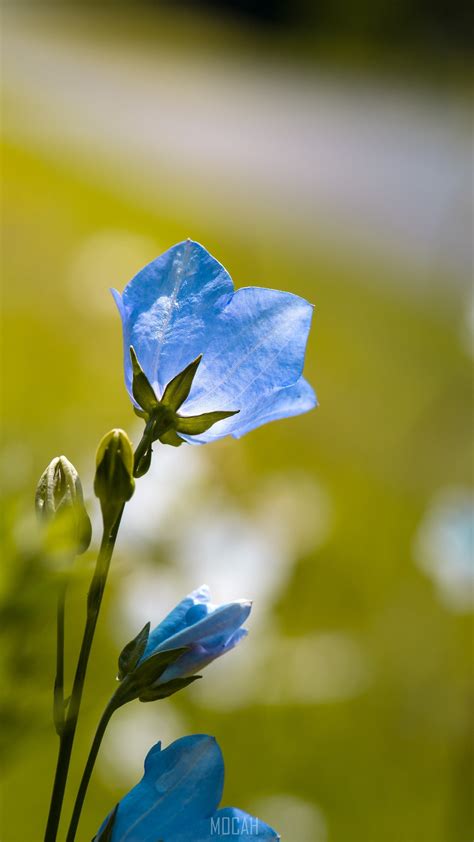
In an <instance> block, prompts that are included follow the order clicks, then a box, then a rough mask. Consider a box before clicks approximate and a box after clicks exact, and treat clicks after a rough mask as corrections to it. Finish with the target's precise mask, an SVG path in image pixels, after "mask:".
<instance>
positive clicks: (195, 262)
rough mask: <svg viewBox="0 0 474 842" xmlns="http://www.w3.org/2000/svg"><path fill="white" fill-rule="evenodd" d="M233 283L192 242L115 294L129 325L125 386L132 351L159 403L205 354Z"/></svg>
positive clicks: (176, 248)
mask: <svg viewBox="0 0 474 842" xmlns="http://www.w3.org/2000/svg"><path fill="white" fill-rule="evenodd" d="M233 291H234V287H233V283H232V279H231V277H230V275H229V274H228V272H227V271H226V270H225V269H224V267H223V266H222V265H221V264H220V263H219V262H218V261H217V260H215V258H214V257H212V256H211V255H210V254H209V252H208V251H207V250H206V249H205V248H203V246H201V245H199V243H195V242H192V241H191V240H186V241H184V242H182V243H178V244H177V245H175V246H173V247H172V248H170V249H169V250H168V251H166V252H165V253H164V254H162V255H161V256H160V257H158V258H156V260H153V261H152V262H151V263H149V264H148V266H145V268H144V269H142V270H141V272H138V274H137V275H135V277H134V278H133V279H132V280H131V281H130V283H129V284H127V286H126V287H125V290H124V293H123V296H122V297H121V298H120V294H119V293H118V292H117V291H115V290H114V291H113V294H114V298H115V301H116V303H117V306H118V308H119V312H120V315H121V317H122V324H123V338H124V364H125V380H126V384H127V389H128V391H129V394H130V395H132V392H131V384H132V370H131V363H130V356H129V347H130V345H133V347H134V348H135V352H136V354H137V357H138V360H139V362H140V365H141V366H142V368H143V370H144V372H145V374H146V375H147V377H148V379H149V381H150V383H151V384H152V386H153V388H154V389H155V390H156V393H157V395H158V397H161V395H162V393H163V390H164V388H165V386H166V385H167V383H169V381H170V380H172V378H173V377H174V376H175V375H176V374H178V373H179V372H180V371H182V370H183V369H184V368H185V367H186V366H187V365H188V363H190V362H191V361H192V360H193V359H195V358H196V357H197V356H198V355H199V354H201V353H203V351H204V350H205V346H206V341H205V338H206V333H207V330H208V328H209V324H210V322H212V320H213V318H214V313H215V311H216V309H218V308H219V307H220V306H221V305H220V300H221V299H222V298H223V297H226V296H229V295H232V293H233Z"/></svg>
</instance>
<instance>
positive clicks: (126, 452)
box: [94, 429, 135, 515]
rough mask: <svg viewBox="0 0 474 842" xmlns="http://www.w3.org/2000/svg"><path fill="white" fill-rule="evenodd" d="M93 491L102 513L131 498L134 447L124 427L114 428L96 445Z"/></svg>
mask: <svg viewBox="0 0 474 842" xmlns="http://www.w3.org/2000/svg"><path fill="white" fill-rule="evenodd" d="M96 466H97V468H96V474H95V480H94V492H95V495H96V497H98V498H99V500H100V504H101V507H102V513H103V514H104V515H105V513H106V512H107V513H109V514H110V513H113V512H116V511H117V510H118V508H119V507H120V506H122V505H123V504H124V503H126V502H127V500H130V498H131V496H132V494H133V492H134V490H135V480H134V478H133V449H132V444H131V441H130V439H129V438H128V436H127V434H126V433H125V432H124V430H118V429H116V430H111V431H110V433H107V435H105V436H104V438H103V439H102V441H101V442H100V444H99V447H98V449H97V456H96Z"/></svg>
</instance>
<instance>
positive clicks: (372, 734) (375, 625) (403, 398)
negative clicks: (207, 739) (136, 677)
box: [0, 2, 474, 842]
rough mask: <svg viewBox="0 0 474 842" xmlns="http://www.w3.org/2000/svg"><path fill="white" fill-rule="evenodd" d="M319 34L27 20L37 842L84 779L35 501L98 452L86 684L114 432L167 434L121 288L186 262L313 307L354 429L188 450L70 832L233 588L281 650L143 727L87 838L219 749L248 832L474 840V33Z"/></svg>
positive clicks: (12, 633) (14, 47)
mask: <svg viewBox="0 0 474 842" xmlns="http://www.w3.org/2000/svg"><path fill="white" fill-rule="evenodd" d="M382 8H383V9H384V12H382ZM318 9H319V11H318V12H316V5H315V6H314V7H313V4H304V3H299V4H290V3H284V2H267V3H261V4H259V3H251V2H248V3H245V2H242V3H234V4H231V3H227V4H225V3H222V4H218V3H207V4H199V3H197V2H196V3H188V4H176V5H170V4H151V3H149V4H134V5H127V4H103V5H101V4H98V5H97V6H92V5H87V6H79V5H77V6H76V5H74V4H65V5H61V4H45V3H37V4H33V5H28V4H19V5H17V6H16V7H13V5H12V6H9V5H8V4H6V5H5V6H4V35H3V82H4V90H3V120H2V124H3V139H2V161H3V181H4V188H3V243H2V270H3V271H2V275H3V307H2V328H3V329H2V336H3V362H2V380H3V401H2V415H3V441H2V451H1V464H2V476H3V488H2V494H3V500H2V511H3V517H2V541H3V549H4V551H3V554H2V557H3V561H2V565H1V570H0V599H1V616H2V629H3V642H2V658H1V669H2V676H1V683H2V687H3V690H4V692H3V694H2V723H3V727H2V742H1V745H2V773H3V783H2V816H1V826H2V827H1V831H2V838H3V840H4V842H30V840H31V842H36V840H40V839H41V838H42V832H43V827H44V823H45V817H46V812H47V806H48V801H49V794H50V789H51V783H52V776H53V770H54V763H55V757H56V737H55V734H54V731H53V727H52V721H51V687H52V681H53V653H54V603H55V593H56V584H57V571H55V569H54V565H52V564H51V562H47V561H46V560H45V559H44V558H43V557H42V555H41V552H40V551H39V548H38V538H37V533H36V530H35V522H34V517H33V512H32V509H33V499H34V490H35V486H36V482H37V479H38V477H39V475H40V473H41V471H42V470H43V469H44V467H45V466H46V464H47V463H48V462H49V460H50V459H51V458H52V457H53V456H55V455H57V454H60V453H65V454H66V455H67V456H68V458H69V459H70V460H71V461H72V462H73V463H74V464H75V465H76V466H77V468H78V469H79V471H80V473H81V476H82V479H83V483H84V486H85V491H86V495H87V498H88V505H89V508H90V511H91V513H92V514H93V517H94V525H95V532H94V544H93V547H92V549H91V550H90V551H89V552H88V553H87V555H86V556H84V557H82V558H81V559H80V560H79V561H78V562H77V563H76V565H75V568H74V573H73V576H72V580H71V584H70V588H69V601H68V639H67V645H68V652H69V657H70V660H71V661H72V659H73V657H74V655H75V653H76V651H77V646H78V643H79V640H80V635H81V632H82V623H83V616H84V596H85V593H86V590H87V582H88V580H89V577H90V575H91V570H92V566H93V563H94V548H96V547H97V542H98V540H99V537H100V529H99V526H100V523H99V518H98V512H97V505H96V501H95V500H94V498H93V496H92V489H91V484H92V477H93V456H94V452H95V447H96V444H97V442H98V440H99V438H100V437H101V436H102V435H103V434H104V433H105V432H106V431H107V430H108V429H110V428H111V427H112V426H123V427H124V428H125V429H127V430H128V431H129V433H130V435H132V437H133V438H134V440H135V441H138V437H139V435H140V425H139V424H137V419H136V418H135V417H134V415H133V413H132V411H131V407H130V404H129V400H128V397H127V395H126V392H125V389H124V386H123V381H122V364H121V355H122V351H121V330H120V324H119V318H118V315H117V313H116V312H115V307H114V305H113V302H112V299H111V297H110V294H109V292H108V288H109V287H110V286H116V287H118V288H119V289H122V288H123V286H124V285H125V284H126V282H127V281H128V280H129V279H130V277H131V276H132V275H133V274H134V273H135V272H136V271H137V270H138V269H139V268H141V266H143V265H144V264H145V263H146V262H148V261H149V260H151V259H152V258H153V257H155V256H156V255H157V254H159V253H160V252H161V251H164V250H165V249H166V248H168V247H169V246H170V245H172V244H173V243H175V242H177V241H179V240H181V239H183V238H185V237H187V236H190V237H192V238H194V239H197V240H198V241H200V242H202V243H203V244H205V245H206V247H207V248H208V249H209V250H210V251H211V252H212V253H213V254H214V255H215V256H216V257H217V258H218V259H219V260H220V261H221V262H223V263H224V265H225V266H226V267H227V268H228V270H229V271H230V273H231V274H232V276H233V278H234V281H235V283H236V286H245V285H249V284H256V285H261V286H269V287H275V288H278V289H286V290H290V291H292V292H295V293H298V294H300V295H303V296H305V297H307V298H308V299H309V300H311V301H312V302H314V304H315V307H316V310H315V320H314V326H313V331H312V335H311V339H310V344H309V348H308V355H307V365H306V374H307V377H308V379H309V380H310V381H311V383H312V384H313V385H314V386H315V387H316V391H317V393H318V396H319V399H320V404H321V405H320V408H318V410H317V411H316V412H313V413H310V414H309V415H306V416H302V417H300V418H296V419H289V420H286V421H282V422H278V423H275V424H271V425H269V426H268V427H264V428H262V429H260V430H258V431H255V432H254V433H252V434H250V435H248V436H247V437H245V438H244V439H243V440H242V441H240V442H236V441H234V440H229V441H227V440H225V441H222V442H219V443H217V444H214V445H211V446H207V447H205V448H192V447H182V448H180V449H179V450H176V451H175V450H173V449H172V448H161V449H160V448H157V450H156V453H155V459H154V465H153V470H152V472H151V474H150V475H149V476H147V477H146V478H144V479H143V480H140V482H139V483H138V485H137V490H136V494H135V497H134V499H133V500H132V502H131V504H130V506H129V507H128V508H127V512H126V515H125V518H124V524H123V530H122V532H121V535H120V538H119V541H118V546H117V553H116V557H115V559H114V562H113V566H112V572H111V577H110V583H109V586H108V593H107V597H106V601H105V605H104V611H103V615H102V616H101V620H100V623H99V629H98V634H97V637H96V642H95V645H94V650H93V657H92V661H91V666H90V672H89V676H88V681H87V686H86V694H85V700H84V705H83V715H82V718H81V722H80V729H79V733H78V742H77V750H76V755H75V757H74V762H73V768H72V772H71V785H70V790H69V793H68V798H67V802H66V813H67V814H68V813H69V811H70V809H71V804H72V795H73V792H74V789H75V786H76V785H77V783H78V779H79V775H80V772H81V768H82V763H83V762H84V759H85V756H86V753H87V750H88V747H89V743H90V739H91V733H92V729H93V727H94V725H95V723H96V721H97V718H98V716H99V714H100V712H101V710H102V708H103V705H104V703H105V701H106V700H107V698H108V696H109V694H110V693H111V691H112V690H113V689H114V681H115V674H116V657H117V655H118V652H119V651H120V649H121V647H122V646H123V644H124V643H125V642H126V641H128V640H129V639H130V637H131V636H133V635H134V634H135V633H136V632H137V631H138V629H139V628H141V627H142V626H143V625H144V623H145V622H146V621H147V620H151V621H152V623H155V622H158V621H159V619H160V618H161V617H162V616H163V614H164V612H166V611H168V610H169V609H170V608H171V607H172V606H173V604H174V603H175V602H176V601H177V600H178V599H179V598H180V597H181V596H182V595H184V594H185V593H187V592H188V591H189V590H191V589H193V588H195V587H197V586H199V585H200V584H202V583H203V582H207V583H208V584H209V585H210V587H211V589H212V592H213V595H214V596H215V598H216V600H225V599H232V598H238V597H249V598H251V599H253V600H254V608H253V614H252V617H251V618H250V622H249V629H250V635H249V638H248V640H247V641H246V642H245V643H244V644H243V645H242V647H240V648H239V650H236V651H235V652H234V653H232V654H231V655H229V656H228V658H226V659H223V660H222V661H220V662H218V663H216V664H214V665H213V666H211V667H210V668H209V669H208V670H207V671H206V674H205V678H204V680H203V681H202V682H199V686H195V687H194V686H193V687H192V688H190V690H189V691H186V692H185V693H182V694H178V695H177V696H176V697H173V699H172V700H170V701H165V702H162V703H155V704H153V705H142V704H139V703H138V702H135V703H134V704H133V705H129V706H127V707H126V708H125V709H123V710H121V711H119V712H118V713H117V714H116V716H115V718H114V720H113V722H112V725H111V727H110V729H109V733H108V735H107V737H106V740H105V742H104V747H103V751H102V754H101V757H100V760H99V762H98V765H97V768H96V772H95V774H94V779H93V786H92V787H91V789H90V794H89V796H88V800H87V804H86V809H85V812H84V816H83V821H82V824H81V830H80V834H79V837H78V838H79V839H80V840H89V839H90V838H91V837H92V835H93V833H94V832H95V830H96V829H97V827H98V825H99V823H100V821H101V820H102V818H103V817H104V815H105V814H106V813H107V812H108V810H109V809H110V808H111V807H112V806H113V805H114V804H115V803H116V801H117V800H118V799H119V798H120V796H121V795H122V794H123V793H124V792H125V791H126V789H127V788H128V787H130V786H131V785H133V783H134V782H135V781H136V780H137V779H138V777H139V776H140V773H141V768H142V762H143V757H144V755H145V752H146V750H147V749H148V748H149V747H150V746H151V745H152V744H154V743H155V742H156V741H157V740H158V739H162V740H163V742H164V743H165V744H167V743H168V742H169V741H171V740H173V739H175V738H176V737H178V736H181V735H183V734H186V733H193V732H207V733H211V734H214V735H216V737H217V738H218V740H219V742H220V744H221V746H222V748H223V751H224V756H225V762H226V786H225V797H224V802H225V803H226V804H234V805H237V806H239V807H241V808H242V809H246V810H248V811H250V812H255V813H257V814H258V815H259V816H260V817H261V818H262V819H265V820H266V821H267V822H269V823H270V824H272V825H273V826H274V827H276V828H277V829H279V830H280V831H281V833H282V838H283V839H284V840H287V842H359V840H360V842H362V841H363V842H392V841H393V842H444V841H445V840H446V841H448V840H449V842H467V840H469V839H471V838H472V835H473V832H472V821H471V818H472V817H471V806H470V793H471V786H472V771H473V768H472V764H473V755H472V742H471V741H470V738H469V703H470V700H471V698H472V683H471V677H472V676H471V667H470V658H471V650H472V636H471V635H472V625H471V618H470V611H471V610H472V564H473V556H472V498H471V492H470V486H471V485H472V461H471V456H470V454H471V450H470V434H471V427H472V402H471V401H472V331H473V325H474V316H473V313H474V309H473V305H472V300H471V285H470V284H471V282H470V253H469V241H470V234H469V229H470V222H471V208H470V196H469V191H468V188H467V185H468V184H469V168H470V162H469V145H470V127H469V103H468V90H467V81H466V74H465V69H466V66H467V65H466V61H467V59H466V51H467V39H466V20H467V17H466V16H467V7H466V11H463V7H462V5H458V6H457V8H456V11H455V12H453V13H451V12H450V11H449V9H448V7H447V6H446V8H445V7H444V6H443V4H442V3H437V4H430V7H429V8H428V4H423V3H421V2H419V3H412V4H409V3H401V4H393V6H390V5H389V4H381V6H379V5H376V4H373V3H370V2H364V3H363V4H361V5H360V7H359V5H358V4H354V5H351V4H348V5H347V9H346V7H345V4H341V3H336V2H334V3H329V2H326V3H324V4H321V5H320V7H318ZM69 677H70V676H69Z"/></svg>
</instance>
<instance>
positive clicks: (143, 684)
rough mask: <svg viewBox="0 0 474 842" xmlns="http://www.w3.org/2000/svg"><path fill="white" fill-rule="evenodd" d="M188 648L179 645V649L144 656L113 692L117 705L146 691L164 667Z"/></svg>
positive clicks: (159, 675)
mask: <svg viewBox="0 0 474 842" xmlns="http://www.w3.org/2000/svg"><path fill="white" fill-rule="evenodd" d="M188 649H189V647H188V646H181V647H180V648H179V649H165V650H164V651H163V652H157V653H156V654H155V655H151V656H150V657H149V658H146V660H145V661H143V663H141V664H139V665H138V666H137V667H135V669H134V670H133V672H129V673H128V675H126V676H125V678H124V679H123V681H122V683H121V684H120V686H119V687H118V688H117V690H116V692H115V696H116V699H117V703H118V705H119V706H120V705H124V704H126V702H131V701H132V700H133V699H137V698H139V697H140V696H141V695H142V694H143V693H146V692H148V690H150V689H151V687H152V685H153V684H155V682H157V681H158V680H159V679H160V677H161V676H162V675H163V673H164V671H165V669H166V668H167V667H169V666H170V665H171V664H174V662H175V661H177V660H178V658H180V657H181V655H184V653H185V652H187V651H188Z"/></svg>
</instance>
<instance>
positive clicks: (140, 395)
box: [130, 345, 158, 415]
mask: <svg viewBox="0 0 474 842" xmlns="http://www.w3.org/2000/svg"><path fill="white" fill-rule="evenodd" d="M130 359H131V361H132V371H133V378H132V392H133V397H134V398H135V400H136V402H137V403H138V404H139V406H141V408H142V409H143V410H144V411H145V412H146V413H147V414H148V415H151V414H152V413H153V411H154V410H155V409H157V407H158V399H157V397H156V395H155V392H154V390H153V387H152V386H151V384H150V381H149V380H148V377H147V376H146V374H145V372H144V371H143V369H142V367H141V365H140V363H139V362H138V357H137V355H136V353H135V349H134V347H133V345H130Z"/></svg>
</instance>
